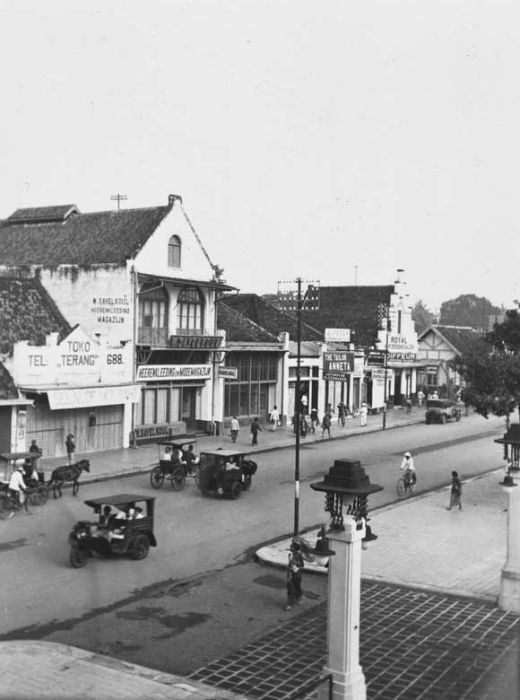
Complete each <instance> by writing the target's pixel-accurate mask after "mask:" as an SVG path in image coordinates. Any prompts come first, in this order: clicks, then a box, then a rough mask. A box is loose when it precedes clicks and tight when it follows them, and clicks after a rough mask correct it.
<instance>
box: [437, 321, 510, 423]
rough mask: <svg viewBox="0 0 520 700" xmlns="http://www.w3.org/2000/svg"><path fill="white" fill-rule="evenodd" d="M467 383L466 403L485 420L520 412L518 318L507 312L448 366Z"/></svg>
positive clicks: (465, 391)
mask: <svg viewBox="0 0 520 700" xmlns="http://www.w3.org/2000/svg"><path fill="white" fill-rule="evenodd" d="M450 364H451V366H452V367H453V369H455V370H456V371H457V372H458V373H459V374H460V375H461V377H463V379H464V380H465V382H466V387H465V389H464V400H465V403H467V404H469V405H471V406H473V407H474V408H475V410H476V411H477V413H480V415H482V416H484V417H485V418H487V417H488V415H489V414H493V415H495V416H509V415H510V414H511V413H512V412H513V411H514V409H515V407H518V408H519V411H520V315H519V314H518V311H516V310H515V311H507V312H506V317H505V320H504V321H503V323H496V324H495V326H494V328H493V330H492V331H490V332H489V333H487V334H486V335H485V336H484V340H483V341H481V342H478V343H476V344H475V347H474V348H473V349H472V350H471V352H467V353H464V354H462V355H460V356H459V357H457V358H455V359H454V360H452V362H451V363H450Z"/></svg>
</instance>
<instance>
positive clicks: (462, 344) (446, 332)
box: [419, 325, 485, 354]
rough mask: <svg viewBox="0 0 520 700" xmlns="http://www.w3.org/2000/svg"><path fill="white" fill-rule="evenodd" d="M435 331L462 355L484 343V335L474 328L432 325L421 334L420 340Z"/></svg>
mask: <svg viewBox="0 0 520 700" xmlns="http://www.w3.org/2000/svg"><path fill="white" fill-rule="evenodd" d="M432 330H433V331H437V332H438V333H440V335H442V336H443V337H444V338H445V339H446V340H447V341H448V343H450V344H451V345H452V346H453V347H454V348H455V350H457V351H458V352H460V353H462V354H466V353H468V352H471V351H474V350H475V349H476V347H477V346H478V345H479V344H480V343H483V342H485V341H484V334H483V333H479V332H478V331H476V330H475V329H474V328H471V327H470V326H440V325H433V326H430V327H429V328H427V329H426V330H425V331H424V332H423V333H421V336H420V338H419V340H421V338H423V337H424V336H425V335H426V334H427V333H428V332H430V331H432Z"/></svg>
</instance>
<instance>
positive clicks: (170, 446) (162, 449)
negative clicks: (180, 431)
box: [150, 438, 198, 491]
mask: <svg viewBox="0 0 520 700" xmlns="http://www.w3.org/2000/svg"><path fill="white" fill-rule="evenodd" d="M196 442H197V440H196V439H195V438H186V439H185V440H183V439H177V440H175V439H172V440H161V442H158V443H157V446H158V448H159V463H158V464H156V465H155V466H154V467H153V469H152V471H151V472H150V483H151V485H152V487H153V488H154V489H160V488H161V487H162V485H163V484H164V482H165V480H166V479H168V480H169V481H170V484H171V487H172V489H173V490H174V491H182V489H183V488H184V486H185V485H186V477H190V476H193V478H194V479H195V480H197V478H198V469H196V468H194V463H193V461H190V456H189V453H190V445H191V446H193V445H194V444H195V443H196ZM178 450H180V451H181V452H182V458H181V461H180V462H179V461H178V460H177V459H176V458H175V453H176V451H178ZM166 455H168V456H169V458H168V459H165V456H166ZM171 456H173V459H172V458H171ZM197 462H198V459H197Z"/></svg>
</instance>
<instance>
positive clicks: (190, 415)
mask: <svg viewBox="0 0 520 700" xmlns="http://www.w3.org/2000/svg"><path fill="white" fill-rule="evenodd" d="M196 411H197V387H183V388H182V402H181V420H182V421H184V422H185V423H186V428H187V429H189V430H195V427H196V426H195V416H196Z"/></svg>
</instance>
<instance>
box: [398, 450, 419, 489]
mask: <svg viewBox="0 0 520 700" xmlns="http://www.w3.org/2000/svg"><path fill="white" fill-rule="evenodd" d="M401 469H402V470H404V479H405V482H406V481H407V482H409V483H411V484H415V482H416V481H417V474H416V473H415V465H414V463H413V457H412V455H411V453H410V452H408V451H406V452H405V453H404V455H403V461H402V462H401Z"/></svg>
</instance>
